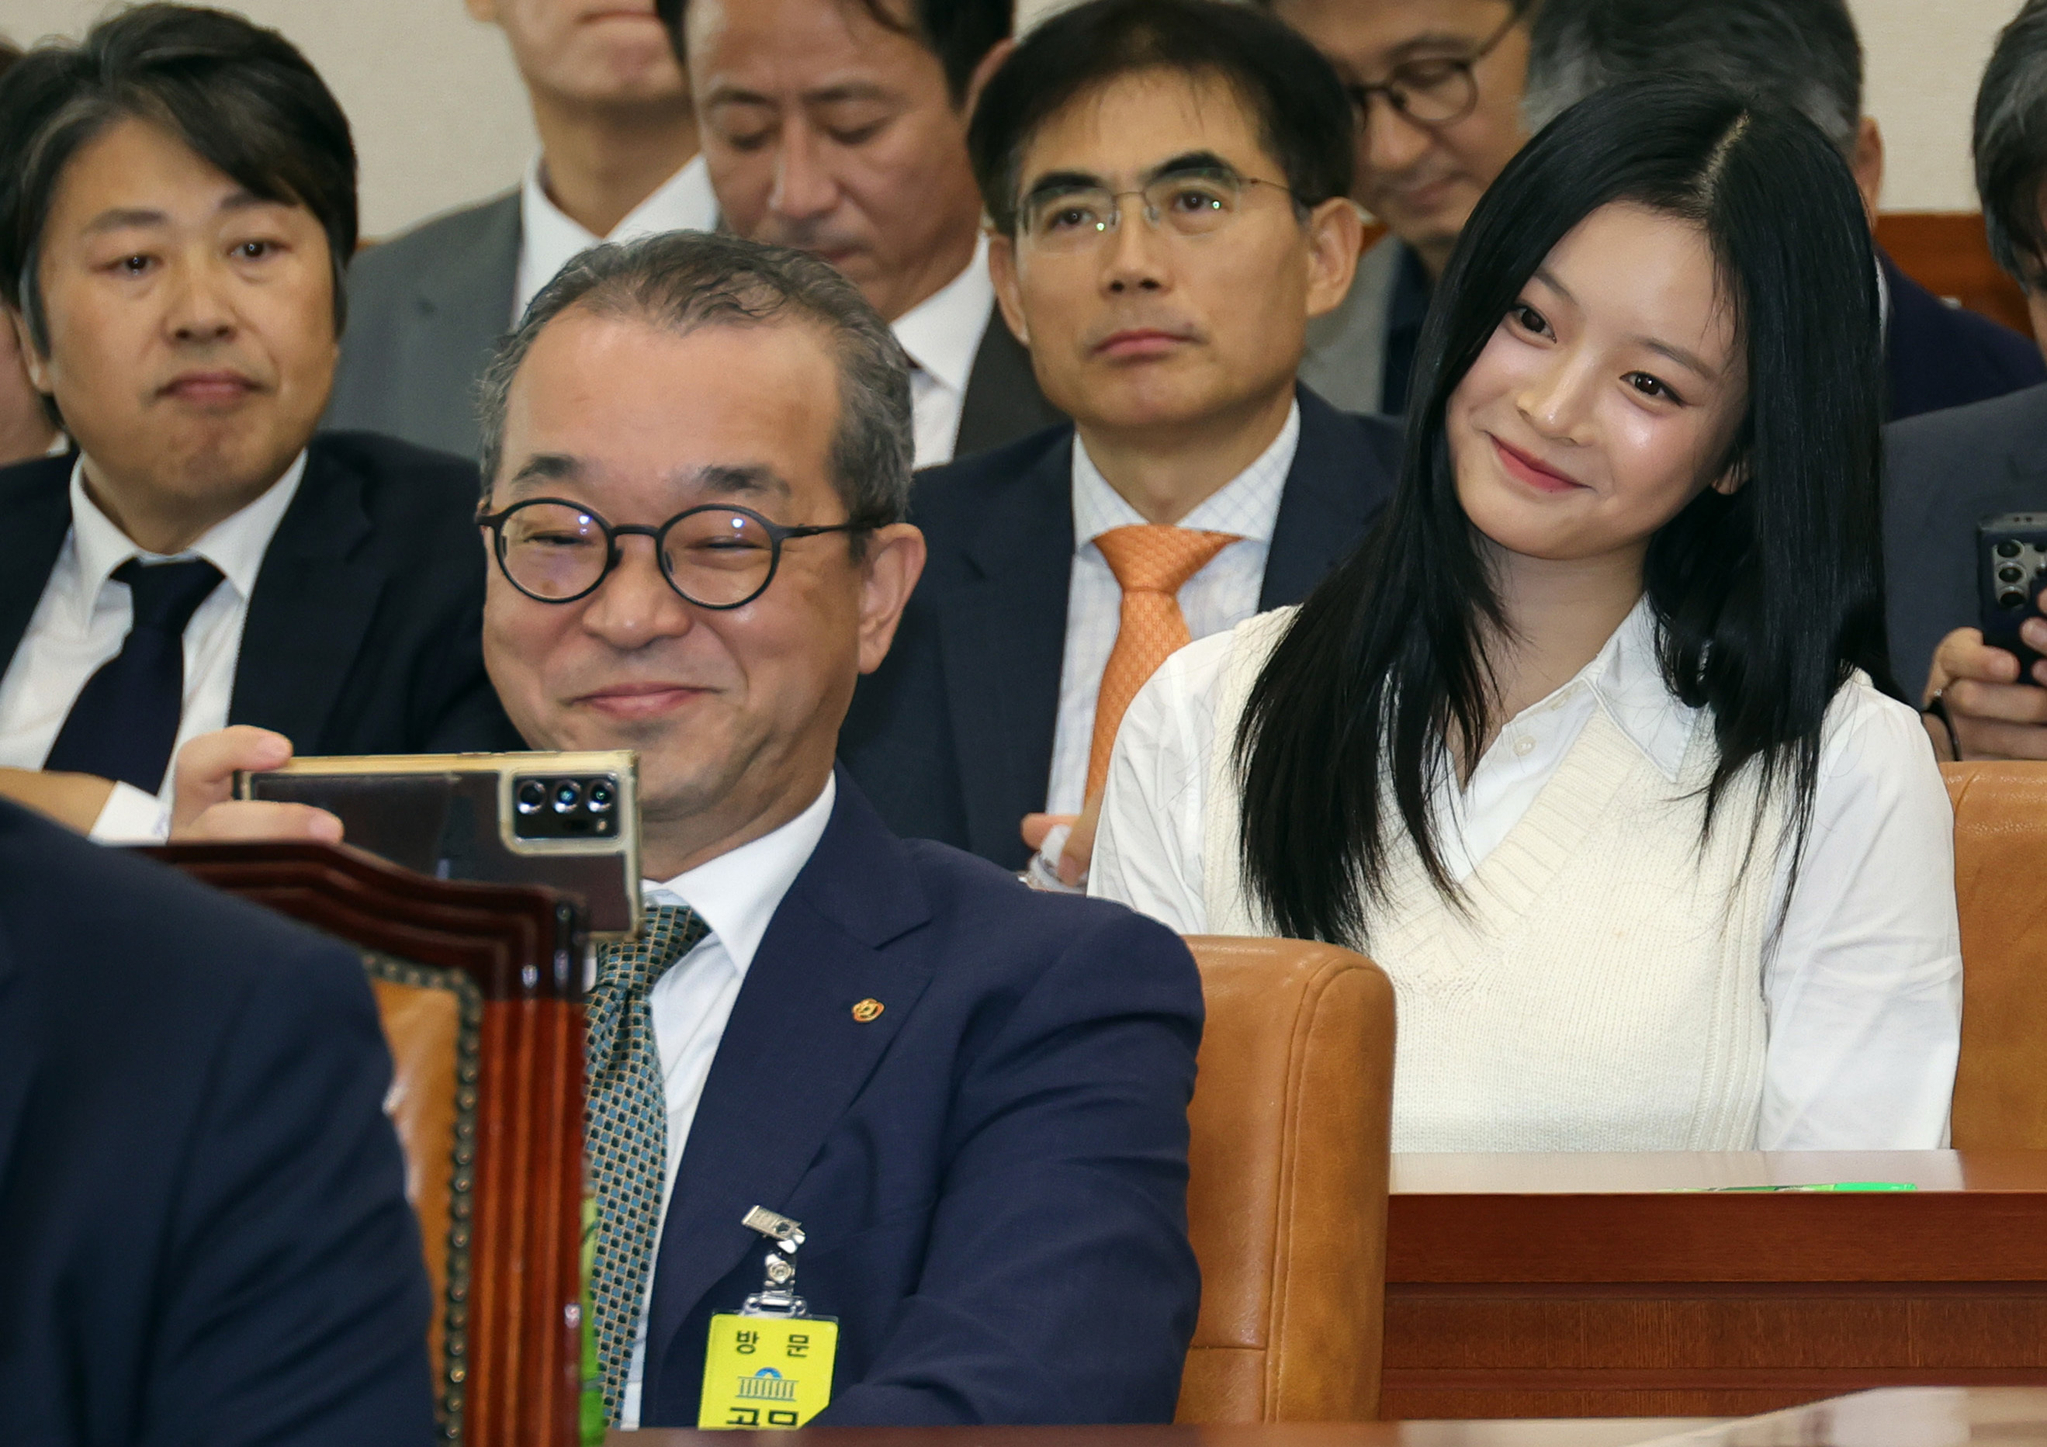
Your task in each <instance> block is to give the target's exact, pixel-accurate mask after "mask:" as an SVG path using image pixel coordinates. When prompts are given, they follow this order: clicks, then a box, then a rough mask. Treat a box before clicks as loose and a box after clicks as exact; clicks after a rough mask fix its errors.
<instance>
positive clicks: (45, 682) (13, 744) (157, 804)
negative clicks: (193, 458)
mask: <svg viewBox="0 0 2047 1447" xmlns="http://www.w3.org/2000/svg"><path fill="white" fill-rule="evenodd" d="M305 471H306V455H305V453H303V452H301V453H300V454H299V455H298V457H297V458H296V459H294V460H293V462H292V464H291V466H290V467H288V468H286V469H285V471H284V475H283V476H282V477H280V478H279V479H278V480H277V481H276V482H275V483H273V484H272V485H271V487H270V490H269V491H268V492H266V493H264V494H263V495H262V496H261V497H259V498H257V499H256V500H255V501H254V502H252V503H250V504H249V505H248V506H247V507H245V508H243V509H242V510H241V511H240V512H238V513H235V514H234V515H232V516H231V517H228V518H226V519H224V520H222V521H221V522H219V523H216V524H214V526H213V527H211V528H209V529H208V530H207V532H206V533H205V535H204V536H203V537H201V538H200V539H199V540H198V541H197V542H195V543H193V544H192V546H191V547H189V548H187V549H185V551H183V552H182V553H178V554H176V555H175V556H177V557H179V558H204V559H206V561H207V562H209V563H211V564H213V566H214V567H216V568H218V569H220V572H221V582H220V584H219V585H218V586H217V587H215V588H214V590H213V591H212V592H211V593H209V594H207V595H206V600H205V601H204V602H202V603H201V604H200V605H199V607H198V610H197V611H196V612H194V613H193V614H192V618H191V621H190V622H189V623H187V624H186V625H185V702H184V711H183V713H182V715H181V716H180V718H179V720H178V737H177V742H176V743H175V744H174V745H173V747H172V755H171V757H172V759H173V761H175V759H176V757H177V753H176V751H177V749H180V748H183V747H184V745H185V743H186V741H187V740H188V739H191V738H192V737H194V736H195V735H198V734H204V733H211V732H213V730H215V729H219V728H225V727H226V726H227V710H228V705H229V703H230V702H231V701H232V698H233V695H234V687H235V664H236V662H237V660H239V658H240V657H241V651H242V624H243V622H244V621H245V620H246V619H247V617H248V613H249V597H250V595H251V594H252V593H253V592H254V591H255V588H256V574H257V573H258V572H260V571H261V570H262V567H263V555H264V554H265V553H266V552H268V551H269V550H270V539H271V538H272V537H273V536H274V535H275V534H276V532H277V525H278V523H279V522H281V521H282V520H283V518H284V514H285V510H286V509H287V508H289V507H290V506H291V500H292V499H293V498H294V497H296V496H297V495H298V490H299V480H300V479H301V478H302V477H304V476H305ZM130 558H141V559H143V560H144V561H145V562H162V561H168V559H167V558H166V557H164V556H161V555H159V554H156V553H151V552H147V551H145V550H144V549H142V548H139V547H137V546H136V545H135V544H134V543H133V542H132V541H131V540H130V539H129V537H128V535H127V534H126V533H124V532H122V531H121V530H120V529H119V528H118V527H116V526H115V525H114V523H113V520H112V519H111V518H109V517H108V516H107V515H106V514H105V513H103V512H101V511H100V510H99V505H98V504H97V503H95V502H93V500H92V499H91V498H90V497H88V496H87V495H86V491H85V463H84V461H83V459H81V460H80V461H78V462H76V463H74V464H72V468H71V531H70V532H69V533H68V534H66V535H65V538H64V544H63V546H62V547H61V548H59V549H58V551H57V561H56V565H55V566H54V567H52V568H51V569H50V577H49V581H47V582H46V583H44V584H43V596H42V598H41V600H40V601H39V602H38V603H37V604H36V610H35V612H34V613H33V614H32V615H30V617H29V621H28V629H27V631H26V632H25V633H23V634H22V638H21V646H20V647H19V648H17V649H16V650H15V652H14V661H13V662H12V663H11V664H9V665H8V668H7V672H6V675H5V676H4V677H0V767H6V768H14V769H40V768H41V767H42V766H43V760H45V759H46V758H48V757H49V755H50V746H51V745H52V744H54V743H56V741H57V734H58V732H59V731H60V730H61V729H62V728H63V727H64V720H65V718H66V717H68V716H69V715H70V713H71V705H72V704H73V703H75V702H77V700H78V691H79V690H80V689H82V688H84V687H85V683H86V680H87V679H89V678H91V677H92V676H93V674H94V673H95V672H97V671H98V670H99V667H100V665H101V664H103V663H105V662H106V661H107V660H108V659H110V658H112V657H114V655H116V654H117V653H119V652H120V651H121V645H122V643H123V642H125V641H126V639H127V637H128V625H129V623H130V621H131V620H132V619H133V617H134V608H133V604H132V603H131V601H130V598H129V594H128V585H127V584H126V583H121V582H116V581H115V580H114V576H113V573H114V569H116V568H118V567H120V566H121V565H122V564H123V563H125V562H127V561H128V560H129V559H130ZM173 774H174V770H171V769H166V770H165V771H164V780H163V787H162V789H160V790H159V791H158V792H157V793H156V794H155V795H154V796H152V795H149V794H145V793H143V792H142V791H141V790H140V789H138V788H136V787H135V786H134V785H132V784H116V785H114V792H113V793H112V794H111V795H110V796H109V797H108V799H107V802H106V805H105V807H104V808H102V809H101V810H100V816H99V819H98V820H97V821H96V822H95V823H94V824H93V828H92V835H93V838H95V839H99V840H102V841H104V842H109V843H133V842H146V841H151V840H160V839H162V838H164V837H165V836H166V835H167V834H168V833H169V832H170V806H171V785H172V781H173Z"/></svg>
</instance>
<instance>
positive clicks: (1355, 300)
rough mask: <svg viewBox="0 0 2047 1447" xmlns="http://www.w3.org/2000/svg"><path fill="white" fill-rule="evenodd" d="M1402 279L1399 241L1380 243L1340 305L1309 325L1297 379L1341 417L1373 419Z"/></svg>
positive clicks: (1387, 239)
mask: <svg viewBox="0 0 2047 1447" xmlns="http://www.w3.org/2000/svg"><path fill="white" fill-rule="evenodd" d="M1399 274H1400V238H1398V237H1397V236H1395V235H1394V234H1393V233H1392V232H1390V231H1389V232H1387V233H1386V235H1384V236H1382V237H1380V238H1379V240H1378V241H1377V243H1375V244H1374V245H1373V247H1372V249H1371V250H1370V251H1367V252H1366V253H1365V254H1364V255H1363V256H1362V257H1360V258H1359V259H1358V270H1357V275H1356V276H1355V277H1354V278H1352V280H1351V284H1350V292H1349V294H1348V295H1346V296H1345V297H1344V299H1343V305H1341V306H1339V307H1338V308H1337V309H1336V310H1335V311H1333V312H1331V313H1329V315H1328V316H1324V317H1317V318H1315V320H1313V321H1311V322H1309V323H1308V351H1307V355H1305V356H1304V357H1302V358H1301V366H1300V371H1299V372H1298V373H1297V374H1296V375H1298V376H1299V377H1300V379H1301V381H1302V382H1303V383H1304V384H1305V385H1306V386H1307V388H1308V390H1310V391H1311V392H1313V393H1315V394H1316V395H1317V396H1319V397H1321V398H1322V399H1323V400H1324V401H1326V402H1328V403H1329V405H1330V406H1332V407H1334V408H1336V410H1337V411H1339V412H1363V413H1368V414H1369V413H1376V412H1377V411H1378V410H1379V400H1380V398H1381V397H1382V396H1383V395H1384V390H1383V389H1384V386H1385V381H1386V307H1387V303H1388V302H1389V301H1390V300H1391V299H1392V296H1393V282H1394V278H1395V277H1397V276H1399Z"/></svg>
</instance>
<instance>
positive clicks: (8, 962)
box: [0, 805, 45, 1198]
mask: <svg viewBox="0 0 2047 1447" xmlns="http://www.w3.org/2000/svg"><path fill="white" fill-rule="evenodd" d="M12 807H13V806H11V805H0V811H4V810H7V809H11V808H12ZM0 830H5V831H6V832H25V831H22V830H21V829H20V826H19V825H18V824H13V823H8V822H6V821H4V820H0ZM7 847H8V846H7V845H6V844H4V843H0V849H5V848H7ZM25 987H26V981H24V980H23V979H22V978H21V975H20V967H19V966H18V965H17V964H16V962H15V959H14V952H13V949H12V948H11V946H10V945H9V943H8V939H7V928H6V915H5V913H4V912H0V1060H5V1061H7V1062H9V1064H10V1067H11V1068H9V1069H7V1070H0V1198H4V1197H5V1195H6V1186H7V1181H6V1171H5V1169H4V1163H5V1162H7V1161H11V1160H13V1159H14V1138H15V1136H16V1135H17V1134H19V1132H20V1130H21V1122H22V1118H23V1115H24V1113H25V1112H26V1111H27V1109H28V1095H29V1089H30V1082H31V1081H32V1080H33V1079H34V1078H35V1075H36V1073H37V1071H38V1070H39V1069H40V1068H41V1066H40V1058H39V1057H40V1056H41V1053H42V1051H43V1049H44V1048H45V1047H44V1046H43V1042H41V1041H40V1040H37V1039H36V1038H34V1031H33V1030H32V1029H31V1027H30V1021H29V1015H28V1010H27V1009H26V1008H24V1006H23V1003H22V1001H21V999H20V997H19V996H18V995H15V992H16V991H18V990H21V989H23V988H25ZM10 996H14V998H12V999H10V998H9V997H10Z"/></svg>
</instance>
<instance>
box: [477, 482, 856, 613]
mask: <svg viewBox="0 0 2047 1447" xmlns="http://www.w3.org/2000/svg"><path fill="white" fill-rule="evenodd" d="M476 521H477V523H478V524H479V525H480V526H483V527H486V528H489V529H490V531H491V537H492V540H493V541H492V547H491V552H492V553H493V554H494V555H495V556H496V558H497V560H498V568H499V570H500V571H502V572H503V573H504V575H505V581H506V582H508V583H510V584H511V585H512V586H513V587H514V588H517V589H518V590H519V591H520V592H521V593H524V594H525V595H526V596H527V597H529V598H532V599H535V600H536V601H538V602H542V603H573V602H575V601H576V600H577V599H578V598H587V597H588V596H589V595H590V594H592V593H594V592H596V591H597V586H598V584H600V583H602V582H603V581H604V580H605V578H606V577H607V576H608V575H609V574H610V573H611V571H612V569H614V568H616V567H617V566H618V563H619V546H618V540H619V539H620V538H626V537H636V536H637V537H643V538H652V539H653V540H654V552H655V555H656V556H657V557H658V558H660V560H661V576H662V577H664V578H666V579H667V580H668V586H669V587H671V588H673V589H674V590H675V591H676V592H677V593H678V594H680V595H681V597H682V599H683V601H685V602H688V603H694V604H696V606H697V607H699V608H720V609H723V608H740V607H744V606H745V605H746V604H748V603H751V602H752V601H753V600H754V599H756V598H758V597H759V596H760V595H761V594H762V593H765V592H766V591H767V588H768V584H769V583H772V582H773V581H774V580H775V569H776V568H778V567H780V566H781V562H782V544H783V543H785V542H787V541H789V539H791V538H814V537H820V536H822V535H823V534H825V533H851V532H859V531H862V530H863V529H864V524H861V523H850V522H847V523H833V524H832V525H830V526H829V527H805V528H789V527H783V526H782V525H781V524H780V523H771V522H769V521H768V520H767V519H766V518H764V517H762V516H761V515H760V514H759V513H757V512H754V511H753V510H752V509H751V508H743V507H727V506H724V505H722V504H717V503H712V504H706V505H705V506H703V507H693V508H690V509H689V510H688V511H687V512H679V513H677V514H676V515H675V516H674V517H672V518H670V519H669V520H668V521H667V522H665V523H663V524H661V526H659V527H657V528H650V527H641V526H637V525H635V526H630V527H616V526H614V525H612V524H611V523H608V522H606V521H605V520H604V519H603V518H601V517H599V516H598V515H597V514H596V513H594V512H592V511H591V510H590V509H589V508H587V507H584V506H583V505H582V504H580V503H573V502H566V501H564V500H563V499H561V498H557V497H536V498H531V499H529V500H528V501H525V502H520V503H514V504H513V505H512V506H510V507H508V508H506V509H505V510H504V511H502V512H494V513H483V514H480V515H479V516H478V517H477V519H476Z"/></svg>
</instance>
